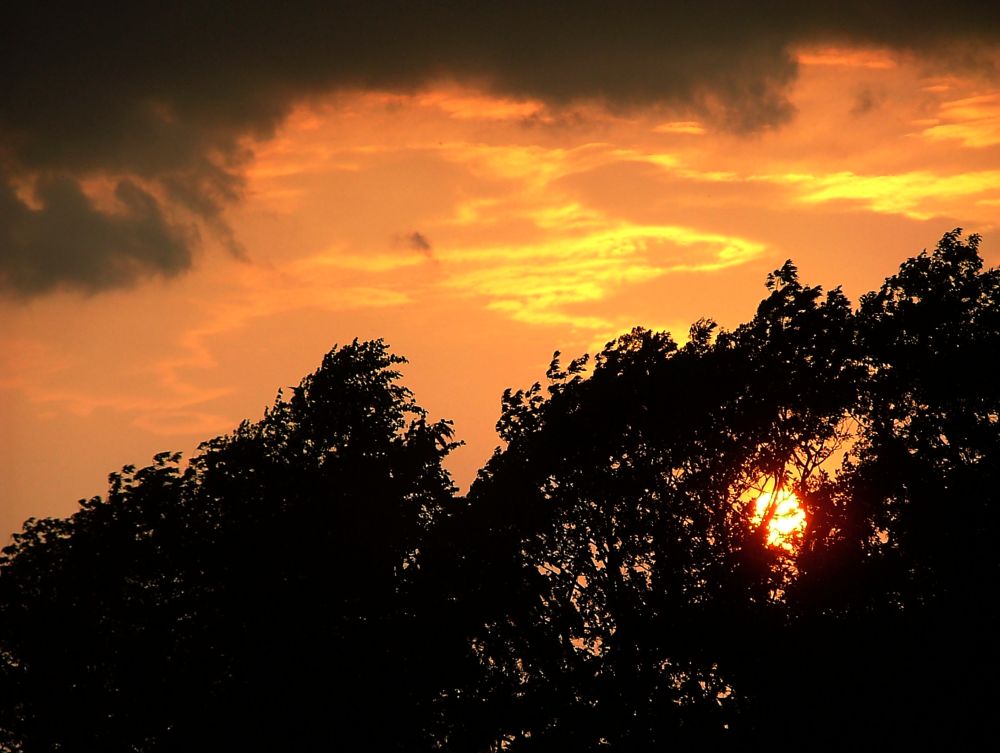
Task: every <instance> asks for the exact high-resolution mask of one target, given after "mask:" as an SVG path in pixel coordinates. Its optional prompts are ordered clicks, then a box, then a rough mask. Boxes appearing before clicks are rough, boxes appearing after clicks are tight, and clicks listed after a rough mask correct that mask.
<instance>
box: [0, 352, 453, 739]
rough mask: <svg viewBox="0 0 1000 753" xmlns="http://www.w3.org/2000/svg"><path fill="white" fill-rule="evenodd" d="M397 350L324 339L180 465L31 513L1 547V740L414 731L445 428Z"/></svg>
mask: <svg viewBox="0 0 1000 753" xmlns="http://www.w3.org/2000/svg"><path fill="white" fill-rule="evenodd" d="M402 361H403V359H401V358H399V357H396V356H393V355H391V354H389V352H388V350H387V348H386V347H385V345H384V344H383V343H382V342H381V341H378V342H370V343H358V342H354V343H353V344H351V345H348V346H346V347H344V348H341V349H339V350H338V349H335V350H333V351H331V353H329V354H328V355H327V356H326V357H325V358H324V360H323V364H322V366H321V368H320V369H319V370H318V371H316V372H315V373H314V374H312V375H311V376H308V377H306V378H305V379H304V380H303V381H302V383H301V384H300V386H299V387H297V388H295V389H293V390H292V392H291V395H290V397H289V398H288V399H284V398H283V397H281V396H280V395H279V399H278V400H277V401H276V402H275V403H274V405H273V406H272V407H271V408H270V409H269V410H268V411H267V412H266V415H265V417H264V418H263V420H261V421H259V422H257V423H249V422H244V423H243V424H241V425H240V427H239V428H238V429H236V431H234V432H233V433H232V434H230V435H227V436H224V437H220V438H217V439H215V440H212V441H210V442H207V443H205V444H204V445H202V448H201V452H200V454H199V455H198V456H196V457H195V458H194V459H192V461H191V463H190V464H189V465H188V466H187V467H186V468H183V469H182V468H181V467H180V464H179V456H177V455H170V454H166V453H164V454H161V455H158V456H157V457H156V459H155V463H154V465H152V466H150V467H149V468H143V469H141V470H136V469H134V468H126V469H124V471H123V472H122V473H119V474H113V475H112V477H111V488H110V491H109V494H108V496H107V498H106V499H102V498H94V499H91V500H88V501H86V502H84V503H83V504H82V507H81V510H80V511H79V512H78V513H77V514H75V515H74V516H73V517H71V518H70V519H68V520H42V521H29V523H28V524H27V525H26V526H25V530H24V532H23V533H21V534H18V535H16V536H15V543H14V544H13V545H12V546H11V547H8V548H7V549H6V550H5V551H4V555H3V559H2V561H0V573H2V575H0V624H2V625H3V627H2V634H0V636H2V637H0V645H2V650H3V655H2V656H3V659H4V663H3V673H4V674H3V683H4V693H5V695H6V696H7V698H10V699H12V701H13V702H8V703H5V704H3V707H2V711H0V714H2V717H0V727H2V728H3V729H4V731H5V734H6V737H7V741H8V747H9V748H10V749H12V750H22V749H23V750H24V751H26V753H30V751H36V750H37V751H54V750H60V751H96V750H101V751H117V750H122V751H124V750H142V751H147V750H148V751H154V750H155V751H159V750H177V751H182V750H183V751H191V750H205V751H225V750H233V751H235V750H241V751H243V750H318V749H321V748H327V747H329V746H330V745H331V744H332V743H331V741H336V743H337V744H339V745H341V746H342V747H344V748H345V749H354V748H361V747H367V746H372V747H373V748H375V749H382V750H391V749H401V750H409V749H413V748H412V747H411V746H410V740H409V739H408V738H407V735H418V732H419V727H418V726H417V725H415V724H413V723H408V722H407V721H406V719H407V717H410V716H412V714H413V713H414V705H413V704H414V701H415V698H414V697H413V694H414V693H416V692H417V687H416V683H417V679H419V678H412V679H413V681H412V682H411V681H410V680H411V678H410V676H409V675H408V674H407V672H405V671H403V670H402V669H401V668H400V667H399V666H398V665H397V662H399V661H401V660H402V659H401V654H403V653H407V652H406V651H401V650H400V645H401V644H405V641H404V640H403V639H402V638H401V635H403V634H405V631H406V629H407V625H406V622H407V619H408V618H407V615H406V614H405V613H404V612H403V610H402V608H401V606H402V599H401V597H400V594H401V593H402V591H404V590H405V588H406V581H407V578H408V575H407V573H408V571H410V570H411V569H415V566H416V563H417V561H418V559H419V552H418V544H419V540H420V536H421V532H422V531H423V530H424V529H425V528H426V527H427V526H428V525H430V524H431V522H432V521H433V520H434V518H435V517H436V516H438V515H440V514H441V513H442V511H443V510H444V508H445V507H446V506H447V504H448V502H449V500H450V499H451V497H452V495H453V488H452V485H451V481H450V479H449V477H448V475H447V474H446V473H445V471H444V470H443V469H442V467H441V464H440V463H441V460H442V458H443V457H444V455H445V454H446V453H447V452H448V451H449V450H450V449H451V448H452V447H454V444H453V443H452V442H451V428H450V425H449V424H447V423H446V422H439V423H430V422H428V421H427V420H426V415H425V413H424V411H423V410H422V409H420V408H419V407H418V406H417V405H416V404H415V403H414V402H413V399H412V396H411V395H410V393H409V392H408V391H407V390H406V389H405V388H403V387H400V386H399V385H398V384H396V380H397V378H398V376H399V374H398V372H396V371H395V370H394V367H395V365H396V364H399V363H401V362H402ZM409 653H412V651H411V652H409ZM390 687H391V688H392V691H391V693H390V692H387V688H390ZM386 717H390V718H392V717H394V718H397V719H399V723H398V724H396V723H394V724H386V723H385V721H384V720H385V718H386ZM418 736H419V735H418Z"/></svg>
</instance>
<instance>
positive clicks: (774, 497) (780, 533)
mask: <svg viewBox="0 0 1000 753" xmlns="http://www.w3.org/2000/svg"><path fill="white" fill-rule="evenodd" d="M768 517H769V520H768V523H767V543H768V546H773V547H780V548H781V549H785V550H787V551H794V550H795V547H796V543H797V540H798V539H799V538H800V537H801V535H802V532H803V531H805V528H806V511H805V510H804V509H803V507H802V503H801V502H799V498H798V497H796V496H795V493H794V492H793V491H792V490H791V489H779V490H778V491H777V494H775V492H764V493H763V494H761V495H760V496H759V497H757V499H756V501H755V502H754V511H753V522H754V523H755V524H757V525H760V524H761V523H762V522H764V519H765V518H768Z"/></svg>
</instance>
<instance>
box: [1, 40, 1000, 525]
mask: <svg viewBox="0 0 1000 753" xmlns="http://www.w3.org/2000/svg"><path fill="white" fill-rule="evenodd" d="M795 62H796V65H797V69H796V71H797V72H796V75H795V78H794V80H793V81H790V82H789V83H788V86H787V90H786V91H785V94H786V95H787V97H788V99H789V102H790V104H791V106H792V107H793V109H794V112H793V113H791V114H790V115H789V116H788V119H787V120H782V121H780V122H777V123H775V124H774V125H771V126H768V127H766V128H761V129H759V130H758V131H756V132H753V133H748V134H744V133H741V132H734V131H732V130H727V128H726V127H722V126H720V125H719V123H718V122H715V121H713V115H712V112H713V111H712V109H711V108H710V107H703V108H694V109H692V108H690V107H681V106H673V105H670V104H658V103H656V102H649V103H645V104H641V105H636V106H631V107H618V106H605V105H604V104H602V103H601V102H600V101H597V100H590V99H582V100H579V101H572V102H555V101H547V100H545V99H544V98H543V97H541V96H535V95H529V94H527V93H522V94H518V93H517V92H509V91H508V92H500V91H494V90H492V89H491V88H490V87H489V86H488V85H487V84H486V83H481V82H476V81H471V80H470V81H466V82H460V81H457V80H452V79H441V80H434V81H430V82H427V83H425V84H423V85H421V86H419V87H415V88H410V89H407V90H401V91H392V90H391V89H390V88H389V87H382V88H376V87H370V88H357V87H355V88H350V87H347V86H343V87H339V88H335V89H332V90H330V91H326V92H323V93H319V94H315V95H313V96H310V97H303V98H301V100H299V101H296V102H295V103H294V106H293V107H292V108H291V109H290V111H289V112H288V114H287V115H286V117H284V118H283V119H281V120H280V122H278V124H277V125H276V126H275V128H274V129H273V133H271V132H269V131H267V130H266V129H262V130H260V131H259V132H256V131H255V132H251V133H246V134H244V135H243V136H242V137H241V138H242V141H241V142H240V143H241V149H243V151H242V152H240V154H241V155H242V157H241V159H245V162H240V163H238V168H232V169H234V170H236V169H238V170H240V171H241V172H240V173H239V177H240V178H241V179H242V180H243V181H244V183H243V185H242V187H240V188H239V191H238V193H239V198H238V200H236V199H233V200H231V201H223V200H222V199H219V201H220V202H221V203H220V204H219V206H220V209H219V212H218V213H217V214H216V215H213V216H212V217H211V218H210V221H208V220H204V219H197V218H194V219H192V217H191V215H190V210H189V209H187V208H185V207H184V206H182V205H181V204H178V203H176V202H175V203H174V204H169V205H166V206H168V209H169V212H170V213H171V216H176V217H177V218H181V219H182V220H183V221H184V222H190V223H192V224H191V227H192V228H193V230H192V232H195V231H197V235H198V237H200V238H201V239H202V240H201V243H200V245H199V247H198V251H197V253H196V254H195V256H194V257H193V260H192V264H191V268H190V270H185V271H184V272H183V273H182V274H177V275H176V276H170V277H169V279H153V280H149V279H144V280H142V281H140V282H138V283H136V285H134V286H132V287H128V286H126V287H121V288H115V289H110V290H107V291H100V292H97V293H93V294H87V295H81V294H79V293H78V292H75V291H74V290H72V289H62V288H56V289H54V290H53V291H52V292H49V293H46V294H45V295H38V296H34V297H29V298H18V297H16V296H14V297H7V298H4V299H0V321H2V322H3V328H2V330H0V352H2V353H3V356H2V358H3V369H2V371H0V397H2V398H3V399H2V400H0V419H2V421H3V426H4V432H3V434H2V436H0V479H2V481H3V488H4V489H5V492H6V495H7V497H6V500H7V501H6V502H5V507H4V508H3V509H2V511H0V515H2V521H0V528H2V529H3V530H2V531H0V538H2V537H4V536H6V535H7V533H8V532H9V531H10V530H13V529H14V528H16V527H18V526H19V525H20V522H21V521H22V520H23V519H24V518H25V517H27V516H28V515H50V514H66V513H68V512H71V511H72V509H73V507H74V506H75V502H76V500H77V499H78V498H80V497H84V496H90V495H92V494H96V493H100V492H101V491H102V490H103V488H104V482H105V479H106V475H107V473H108V472H109V471H112V470H114V469H116V468H119V467H120V466H121V465H123V464H126V463H135V464H143V463H145V462H147V461H148V459H149V457H151V456H152V454H153V453H155V452H159V451H161V450H164V449H179V450H183V451H185V453H190V452H191V451H192V450H193V449H194V448H195V447H196V446H197V444H198V442H199V441H201V440H203V439H206V438H208V437H211V436H213V435H215V434H218V433H222V432H225V431H227V430H229V429H230V428H232V427H233V426H235V425H237V424H238V423H239V422H240V420H242V419H244V418H256V417H259V416H260V414H261V412H262V410H263V408H264V406H265V405H267V404H268V403H270V401H271V400H272V399H273V396H274V394H275V393H276V391H277V389H278V388H279V387H281V386H287V385H290V384H294V383H296V382H297V380H298V379H299V378H301V376H302V375H304V374H306V373H308V372H310V371H311V370H313V369H314V368H315V367H316V365H317V363H318V362H319V359H320V357H321V356H322V354H323V353H324V352H326V351H327V350H328V349H329V348H330V347H331V346H333V345H334V344H335V343H344V342H350V341H351V340H352V339H353V338H355V337H361V338H372V337H384V338H385V339H386V341H387V342H388V343H389V344H390V346H391V347H392V348H393V350H394V351H396V352H398V353H400V354H402V355H405V356H406V357H407V358H408V359H409V360H410V365H409V366H408V367H407V368H406V370H405V377H406V383H407V385H408V386H410V387H411V388H412V389H413V390H414V391H415V393H416V395H417V398H418V400H419V401H420V403H421V404H422V405H424V406H426V407H427V408H428V409H429V410H430V412H431V414H432V415H434V416H438V417H448V418H451V419H453V420H454V421H455V425H456V430H457V435H458V437H459V438H460V439H462V440H464V442H465V445H464V446H463V447H462V448H461V449H459V450H458V451H456V452H455V453H454V455H453V456H452V458H451V459H450V460H449V463H450V468H451V470H452V472H453V473H454V474H455V478H456V480H457V482H458V484H459V486H460V487H462V488H464V487H466V486H467V485H468V483H469V482H470V481H471V479H472V478H473V477H474V475H475V471H476V469H477V468H478V467H479V466H480V465H481V463H482V462H483V461H484V460H485V459H486V458H487V457H489V455H490V453H491V452H492V450H493V448H494V446H495V445H496V443H497V439H496V436H495V434H494V431H493V426H494V424H495V422H496V418H497V414H498V408H499V397H500V395H501V394H502V392H503V390H504V389H505V388H506V387H520V386H524V385H528V384H531V383H532V382H533V381H535V380H536V379H537V378H538V377H539V374H541V373H543V372H544V369H545V366H546V365H547V363H548V361H549V359H550V357H551V354H552V352H553V351H554V350H556V349H559V350H561V351H562V352H563V353H566V354H567V355H578V354H581V353H583V352H585V351H590V352H593V351H594V350H595V348H599V347H600V346H601V345H602V344H603V343H604V342H606V341H608V340H610V339H611V338H613V337H615V336H617V335H618V334H620V333H621V332H625V331H628V330H629V329H631V328H632V327H633V326H636V325H641V326H646V327H649V328H652V329H667V330H670V331H671V332H672V333H673V335H674V337H675V339H677V340H679V341H683V339H684V338H685V336H686V333H687V331H688V327H689V326H690V324H691V322H693V321H696V320H698V319H700V318H702V317H712V318H714V319H716V320H717V321H719V323H720V324H721V325H722V326H724V327H731V326H733V325H735V324H736V323H738V322H739V321H744V320H746V318H747V317H748V316H750V315H752V312H753V310H754V307H755V306H756V303H757V301H759V299H760V296H761V294H762V293H763V287H762V282H763V280H764V278H765V277H766V275H767V273H768V272H769V271H771V270H773V269H775V268H776V267H777V266H779V265H780V264H781V263H782V262H783V261H784V260H785V259H787V258H792V259H793V260H794V261H795V263H796V265H797V266H798V268H799V270H800V272H801V274H802V278H803V279H804V280H805V281H807V282H809V283H810V284H822V285H823V286H824V287H826V288H830V287H833V286H836V285H843V286H844V290H845V293H847V295H848V296H850V297H852V298H855V299H856V296H857V295H859V294H860V293H861V292H863V291H865V290H869V289H871V288H873V287H876V286H877V285H878V283H879V282H880V281H881V280H882V279H883V278H884V277H885V276H886V275H888V274H890V273H892V272H893V270H894V268H895V265H897V264H898V263H899V261H901V260H902V259H903V258H905V257H906V256H908V255H910V254H913V253H916V252H918V251H919V250H920V249H921V248H924V247H926V246H928V245H929V244H932V243H933V242H935V240H936V239H937V238H938V237H940V235H941V233H942V232H944V231H946V230H949V229H951V228H953V227H957V226H962V227H965V228H966V229H967V231H968V232H978V233H981V234H982V235H983V236H984V239H985V241H984V246H983V250H984V255H985V257H986V259H987V262H988V263H995V260H996V256H995V253H994V251H993V249H994V248H996V247H997V246H996V244H995V243H994V239H993V236H994V233H995V228H996V227H997V226H998V222H997V209H998V207H1000V151H998V150H1000V136H998V134H1000V105H998V103H1000V85H998V84H997V82H996V81H995V80H994V79H993V78H990V77H989V76H987V75H985V74H984V73H983V72H982V70H980V69H977V68H961V69H959V68H946V67H938V68H934V67H933V66H930V64H928V63H925V62H923V61H920V60H917V59H916V58H915V57H914V56H912V55H903V54H899V53H896V52H893V51H892V50H888V49H880V48H872V47H865V46H850V45H844V46H843V47H831V46H830V45H828V44H824V45H819V46H813V47H806V46H803V47H802V48H800V49H798V50H797V51H796V52H795ZM983 70H985V69H983ZM164 112H166V111H164ZM168 114H169V113H168ZM161 116H162V114H161ZM209 158H210V159H220V158H219V157H218V156H217V155H215V156H213V155H209ZM217 167H219V168H220V169H222V167H223V165H222V164H221V163H219V164H218V165H217ZM116 170H117V172H116ZM39 174H40V173H39ZM39 174H35V175H34V176H30V175H28V176H27V177H25V176H20V175H19V176H18V178H17V180H16V181H14V183H15V188H16V189H17V192H18V193H17V195H18V196H21V197H22V199H23V200H24V201H25V202H26V205H29V206H33V207H36V208H37V207H39V206H41V205H40V204H39V203H38V202H39V201H40V199H39V198H38V194H37V190H36V188H37V185H39V184H38V181H37V178H38V175H39ZM123 175H124V176H125V177H129V175H125V174H124V173H123V172H122V171H121V170H118V168H115V169H114V170H112V169H111V168H108V169H107V170H92V171H90V172H88V173H86V174H85V175H83V176H82V178H81V180H83V183H82V184H81V185H83V186H84V193H85V194H86V195H87V196H89V197H90V199H91V200H93V201H94V202H95V205H100V206H101V207H105V205H107V206H106V207H105V208H107V207H112V208H113V206H112V205H115V206H118V205H120V204H121V202H122V201H127V200H129V199H128V196H127V195H125V194H122V195H118V196H116V193H115V192H116V188H115V186H117V185H118V180H119V179H121V178H122V177H123ZM130 179H132V180H133V181H134V182H135V183H136V185H141V186H145V187H146V189H148V191H149V192H151V194H150V195H156V196H163V197H165V196H166V194H163V193H162V191H163V190H164V189H163V187H162V186H159V187H158V185H157V184H155V182H153V181H151V180H148V179H146V178H145V177H143V176H141V175H137V176H131V178H130ZM219 190H221V189H219ZM157 191H160V192H161V193H157ZM119 193H120V192H119ZM213 195H214V194H213ZM122 196H124V199H123V198H122ZM163 201H167V199H166V198H163ZM108 202H111V203H108ZM115 202H117V203H118V204H115ZM108 211H110V209H109V210H108ZM115 211H121V206H118V209H116V210H115ZM185 213H186V214H185ZM185 218H186V219H185ZM53 458H57V459H58V461H57V466H58V467H57V468H55V469H54V468H53V467H52V466H51V463H52V462H53ZM765 504H766V503H765ZM780 505H781V509H782V512H781V513H780V514H777V515H776V516H775V523H774V524H773V525H774V528H773V529H772V534H770V535H771V536H772V537H773V541H772V543H774V544H775V545H784V542H785V541H786V540H787V539H788V537H789V536H791V535H792V534H793V533H794V532H795V531H797V530H801V526H802V525H804V518H803V517H802V514H801V509H799V508H795V507H794V505H793V503H792V502H791V501H788V500H785V501H781V502H780ZM793 508H794V509H793ZM785 510H788V512H785ZM796 510H797V512H796Z"/></svg>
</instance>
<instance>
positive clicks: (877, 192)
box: [765, 170, 1000, 220]
mask: <svg viewBox="0 0 1000 753" xmlns="http://www.w3.org/2000/svg"><path fill="white" fill-rule="evenodd" d="M765 179H766V180H773V181H774V182H779V183H781V182H784V183H793V184H798V185H801V186H802V187H803V193H802V194H801V195H800V196H799V201H801V202H803V203H806V204H821V203H825V202H830V201H855V202H860V203H863V204H865V205H866V206H867V207H868V208H869V209H871V210H872V211H875V212H880V213H882V214H900V215H904V216H906V217H910V218H912V219H916V220H926V219H930V218H932V217H935V216H937V215H938V214H940V212H941V208H942V207H941V202H942V200H944V199H949V198H966V197H969V196H974V195H976V194H983V193H988V194H996V193H997V192H998V190H1000V170H982V171H979V172H969V173H961V174H958V175H938V174H936V173H934V172H931V171H928V170H915V171H912V172H907V173H899V174H896V175H856V174H854V173H852V172H849V171H845V172H838V173H832V174H829V175H821V176H803V175H790V176H770V177H767V178H765ZM931 201H933V202H934V208H933V209H932V208H930V207H929V206H926V203H927V202H931Z"/></svg>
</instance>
